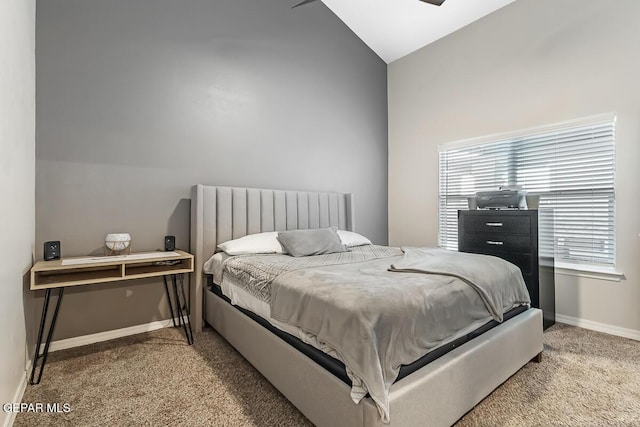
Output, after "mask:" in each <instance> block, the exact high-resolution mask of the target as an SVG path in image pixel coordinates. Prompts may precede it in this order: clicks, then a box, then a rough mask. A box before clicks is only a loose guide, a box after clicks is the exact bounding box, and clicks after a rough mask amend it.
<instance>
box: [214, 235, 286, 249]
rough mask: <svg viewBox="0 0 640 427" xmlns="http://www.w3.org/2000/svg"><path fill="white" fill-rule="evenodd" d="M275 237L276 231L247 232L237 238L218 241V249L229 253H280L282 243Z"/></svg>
mask: <svg viewBox="0 0 640 427" xmlns="http://www.w3.org/2000/svg"><path fill="white" fill-rule="evenodd" d="M277 237H278V232H277V231H268V232H266V233H257V234H249V235H248V236H244V237H240V238H239V239H234V240H228V241H226V242H224V243H220V244H219V245H218V249H220V250H222V251H224V252H226V253H227V254H229V255H248V254H281V253H282V245H280V242H278V239H277Z"/></svg>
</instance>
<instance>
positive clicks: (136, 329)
mask: <svg viewBox="0 0 640 427" xmlns="http://www.w3.org/2000/svg"><path fill="white" fill-rule="evenodd" d="M177 322H178V319H176V324H177ZM169 326H173V321H172V320H171V319H167V320H158V321H156V322H151V323H145V324H143V325H136V326H130V327H128V328H122V329H115V330H113V331H105V332H98V333H96V334H89V335H82V336H79V337H73V338H67V339H64V340H58V341H51V344H50V345H49V353H51V352H53V351H58V350H64V349H67V348H73V347H80V346H83V345H88V344H94V343H97V342H102V341H108V340H112V339H115V338H122V337H126V336H129V335H135V334H141V333H143V332H151V331H155V330H157V329H162V328H168V327H169ZM40 351H41V352H42V351H44V344H42V345H41V346H40Z"/></svg>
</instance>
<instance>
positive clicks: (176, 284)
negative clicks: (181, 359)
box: [171, 274, 193, 345]
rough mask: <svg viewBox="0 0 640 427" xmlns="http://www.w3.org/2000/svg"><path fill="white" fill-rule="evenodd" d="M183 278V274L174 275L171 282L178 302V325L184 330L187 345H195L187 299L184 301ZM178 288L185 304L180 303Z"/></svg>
mask: <svg viewBox="0 0 640 427" xmlns="http://www.w3.org/2000/svg"><path fill="white" fill-rule="evenodd" d="M183 277H184V276H183V275H182V274H180V275H177V274H172V275H171V282H172V284H173V292H174V295H175V301H176V307H177V313H178V323H179V324H181V325H182V327H183V328H184V335H185V336H186V337H187V343H188V344H189V345H191V344H193V332H192V330H191V322H190V321H189V311H188V309H187V304H186V299H184V288H183V284H182V283H183ZM178 288H180V294H182V297H183V299H184V303H183V302H181V301H180V294H179V293H178ZM183 309H184V310H183ZM185 312H186V313H185ZM185 314H186V319H185ZM187 328H188V329H187Z"/></svg>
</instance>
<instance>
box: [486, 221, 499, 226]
mask: <svg viewBox="0 0 640 427" xmlns="http://www.w3.org/2000/svg"><path fill="white" fill-rule="evenodd" d="M485 225H486V226H487V227H502V223H501V222H486V223H485Z"/></svg>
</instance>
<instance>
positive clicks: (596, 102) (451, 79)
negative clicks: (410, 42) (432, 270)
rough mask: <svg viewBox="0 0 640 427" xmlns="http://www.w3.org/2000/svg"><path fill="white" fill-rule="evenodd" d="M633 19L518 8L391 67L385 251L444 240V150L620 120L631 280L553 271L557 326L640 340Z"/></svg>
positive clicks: (623, 246) (626, 268) (631, 6)
mask: <svg viewBox="0 0 640 427" xmlns="http://www.w3.org/2000/svg"><path fill="white" fill-rule="evenodd" d="M638 17H640V2H638V1H636V0H619V1H615V2H603V1H600V0H562V1H554V0H518V1H516V2H514V3H512V4H510V5H509V6H506V7H505V8H503V9H500V10H499V11H497V12H495V13H493V14H491V15H489V16H487V17H485V18H483V19H481V20H480V21H477V22H475V23H473V24H471V25H469V26H468V27H465V28H463V29H462V30H460V31H457V32H455V33H453V34H451V35H450V36H448V37H445V38H444V39H441V40H439V41H438V42H436V43H434V44H432V45H429V46H427V47H425V48H423V49H421V50H419V51H417V52H415V53H413V54H411V55H408V56H406V57H405V58H402V59H400V60H398V61H396V62H394V63H392V64H390V66H389V240H390V243H391V244H393V245H400V244H406V245H436V244H437V241H438V240H437V236H438V144H443V143H447V142H452V141H458V140H463V139H468V138H474V137H481V136H486V135H492V134H496V133H503V132H509V131H515V130H519V129H527V128H530V127H535V126H541V125H545V124H553V123H558V122H562V121H566V120H572V119H577V118H581V117H588V116H591V115H594V114H599V113H608V112H616V113H617V129H616V217H615V218H616V240H617V264H616V269H617V270H618V271H620V272H622V273H624V275H625V279H624V280H622V281H621V282H613V281H608V280H602V279H598V278H594V275H593V274H591V275H590V274H578V275H576V274H571V273H570V272H568V271H565V272H563V273H562V274H557V275H556V307H557V313H558V320H559V321H562V322H571V323H574V324H579V325H582V326H587V327H591V328H596V329H600V330H603V331H607V332H613V333H617V334H620V335H624V336H629V337H634V338H636V339H640V310H638V302H640V262H638V260H640V237H639V236H638V233H640V215H638V212H640V192H639V191H638V183H640V168H638V162H639V161H640V142H639V141H640V102H639V100H640V98H639V94H640V79H639V78H638V76H640V55H639V54H638V46H640V25H638V22H639V21H638ZM416 186H419V188H421V194H422V197H416ZM595 276H597V275H595Z"/></svg>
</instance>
